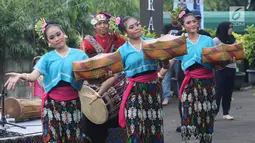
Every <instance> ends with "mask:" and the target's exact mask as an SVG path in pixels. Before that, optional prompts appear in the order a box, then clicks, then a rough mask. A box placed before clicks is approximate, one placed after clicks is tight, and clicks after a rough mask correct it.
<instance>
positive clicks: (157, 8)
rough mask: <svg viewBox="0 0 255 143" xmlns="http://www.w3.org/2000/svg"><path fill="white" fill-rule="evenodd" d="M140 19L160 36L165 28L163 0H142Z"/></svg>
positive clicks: (143, 24)
mask: <svg viewBox="0 0 255 143" xmlns="http://www.w3.org/2000/svg"><path fill="white" fill-rule="evenodd" d="M140 21H141V24H142V26H146V28H147V29H148V30H150V31H151V32H156V34H157V36H159V35H160V34H161V33H162V28H163V0H140Z"/></svg>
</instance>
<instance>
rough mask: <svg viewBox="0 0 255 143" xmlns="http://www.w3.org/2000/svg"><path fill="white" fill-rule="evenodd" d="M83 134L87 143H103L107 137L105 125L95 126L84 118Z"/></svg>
mask: <svg viewBox="0 0 255 143" xmlns="http://www.w3.org/2000/svg"><path fill="white" fill-rule="evenodd" d="M83 122H84V126H85V127H84V128H83V134H84V135H85V139H86V142H89V143H104V142H105V140H106V138H107V136H108V128H106V124H101V125H97V124H94V123H92V122H91V121H90V120H89V119H87V118H86V117H85V116H84V120H83Z"/></svg>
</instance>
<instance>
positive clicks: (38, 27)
mask: <svg viewBox="0 0 255 143" xmlns="http://www.w3.org/2000/svg"><path fill="white" fill-rule="evenodd" d="M46 26H47V23H46V21H45V19H44V18H40V19H39V20H38V22H37V23H36V24H35V31H36V33H37V34H38V35H39V38H42V39H44V37H43V33H44V31H45V28H46Z"/></svg>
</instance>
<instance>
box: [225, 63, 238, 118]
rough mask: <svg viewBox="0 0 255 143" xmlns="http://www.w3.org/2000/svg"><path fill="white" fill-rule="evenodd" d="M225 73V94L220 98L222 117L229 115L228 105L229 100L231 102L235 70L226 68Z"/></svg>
mask: <svg viewBox="0 0 255 143" xmlns="http://www.w3.org/2000/svg"><path fill="white" fill-rule="evenodd" d="M226 72H227V73H228V75H227V79H226V84H225V87H224V88H225V90H226V92H225V94H224V95H223V97H222V108H223V115H229V110H230V104H231V100H232V93H233V89H234V84H235V73H236V69H235V68H227V67H226Z"/></svg>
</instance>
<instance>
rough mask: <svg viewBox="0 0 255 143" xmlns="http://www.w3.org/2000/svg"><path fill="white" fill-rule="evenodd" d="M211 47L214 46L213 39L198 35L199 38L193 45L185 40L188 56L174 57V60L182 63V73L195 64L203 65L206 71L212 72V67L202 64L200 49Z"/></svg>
mask: <svg viewBox="0 0 255 143" xmlns="http://www.w3.org/2000/svg"><path fill="white" fill-rule="evenodd" d="M213 46H215V43H214V42H213V39H212V38H211V37H208V36H205V35H199V38H198V40H197V42H196V43H195V44H193V43H192V42H191V41H190V40H189V39H188V38H187V50H188V54H187V55H183V56H179V57H176V58H175V59H177V60H181V61H182V64H181V67H182V70H183V71H185V70H186V69H187V68H188V67H190V66H192V65H193V64H195V63H196V62H197V63H199V64H201V65H203V66H204V67H206V68H207V69H210V70H212V66H211V65H210V64H204V63H203V62H202V48H210V47H213Z"/></svg>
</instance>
